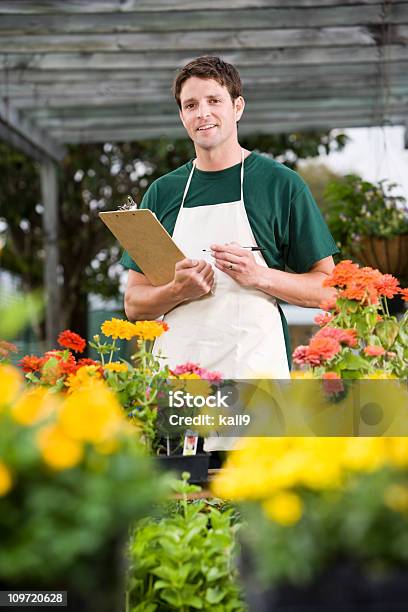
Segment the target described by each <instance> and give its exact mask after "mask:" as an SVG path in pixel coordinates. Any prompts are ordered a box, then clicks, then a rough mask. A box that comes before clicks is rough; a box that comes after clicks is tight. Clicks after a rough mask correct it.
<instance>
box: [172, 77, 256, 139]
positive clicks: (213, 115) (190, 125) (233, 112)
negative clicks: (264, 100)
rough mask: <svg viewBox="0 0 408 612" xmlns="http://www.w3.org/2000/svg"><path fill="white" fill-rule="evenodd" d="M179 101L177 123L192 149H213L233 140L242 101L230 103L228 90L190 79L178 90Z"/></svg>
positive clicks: (196, 78)
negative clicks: (179, 107) (183, 131)
mask: <svg viewBox="0 0 408 612" xmlns="http://www.w3.org/2000/svg"><path fill="white" fill-rule="evenodd" d="M180 102H181V110H180V118H181V121H182V123H183V125H184V127H185V128H186V130H187V132H188V135H189V136H190V138H191V140H192V141H193V142H194V144H195V145H196V146H198V147H201V148H202V149H207V150H210V149H216V148H217V147H219V146H220V145H222V144H224V143H225V142H228V141H233V140H234V139H236V138H237V125H236V124H237V121H238V120H239V119H240V118H241V115H242V112H243V110H244V100H243V98H242V97H239V98H237V99H236V100H234V101H232V100H231V96H230V94H229V92H228V89H227V88H226V87H223V86H222V85H220V84H219V83H217V81H214V80H213V79H200V78H198V77H190V78H189V79H187V81H185V83H184V85H183V87H182V89H181V94H180Z"/></svg>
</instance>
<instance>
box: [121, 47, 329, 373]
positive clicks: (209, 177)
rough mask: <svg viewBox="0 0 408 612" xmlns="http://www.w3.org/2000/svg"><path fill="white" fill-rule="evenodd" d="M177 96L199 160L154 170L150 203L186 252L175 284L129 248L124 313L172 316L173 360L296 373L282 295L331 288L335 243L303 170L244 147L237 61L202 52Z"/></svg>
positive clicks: (163, 341)
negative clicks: (163, 281) (153, 273)
mask: <svg viewBox="0 0 408 612" xmlns="http://www.w3.org/2000/svg"><path fill="white" fill-rule="evenodd" d="M174 95H175V98H176V101H177V104H178V106H179V112H180V119H181V121H182V123H183V125H184V127H185V129H186V131H187V133H188V135H189V137H190V138H191V140H192V141H193V143H194V147H195V152H196V158H195V160H194V161H190V162H188V163H187V164H185V165H183V166H181V167H180V168H178V169H177V170H175V171H173V172H170V173H169V174H167V175H165V176H163V177H161V178H160V179H158V180H156V181H155V182H154V183H153V184H152V185H151V186H150V187H149V189H148V191H147V193H146V194H145V197H144V198H143V202H142V204H141V207H142V208H149V209H151V210H152V211H153V212H154V213H155V214H156V215H157V218H158V219H159V221H160V222H161V223H162V224H163V226H164V227H165V228H166V229H167V231H168V232H169V234H171V235H172V236H173V239H174V241H175V242H176V244H177V245H178V246H179V248H180V249H181V250H182V251H183V252H184V253H185V255H186V259H184V260H183V261H180V262H179V263H178V264H177V265H176V268H175V273H174V279H173V280H172V281H171V282H170V283H168V284H167V285H163V286H160V287H154V286H152V285H151V284H150V283H149V281H148V280H147V279H146V277H145V276H144V275H143V274H142V273H141V270H140V269H139V268H138V267H137V266H136V264H135V263H134V262H133V261H132V260H131V259H130V257H129V256H128V254H127V253H125V254H124V255H123V257H122V264H123V265H124V266H125V267H127V268H129V278H128V284H127V288H126V293H125V310H126V314H127V316H128V318H129V319H131V320H136V319H154V318H158V317H160V316H162V315H165V320H166V321H167V322H168V324H169V326H170V331H169V332H168V333H167V334H164V335H163V336H161V337H160V338H159V339H158V341H157V342H156V345H155V351H158V350H160V351H161V353H162V354H163V355H165V356H166V357H167V358H168V363H169V365H170V367H175V366H176V365H178V364H182V363H185V362H187V361H194V362H198V363H199V364H200V365H201V366H202V367H205V368H208V369H212V370H219V371H220V372H221V374H222V375H223V376H224V377H225V378H235V379H238V378H287V377H289V364H288V355H289V352H287V351H288V349H287V348H286V347H287V346H288V343H287V341H286V346H285V337H286V339H287V326H286V321H285V319H284V317H283V314H282V312H281V311H280V310H279V306H278V305H277V302H276V298H280V299H283V300H285V301H287V302H289V303H292V304H297V305H299V306H308V307H316V306H318V305H319V304H320V303H321V302H322V301H323V300H324V299H327V298H328V297H330V296H331V294H332V290H331V289H327V288H323V286H322V282H323V280H324V278H325V277H326V275H328V274H330V272H331V271H332V269H333V266H334V264H333V258H332V255H333V254H334V253H336V252H337V249H336V246H335V244H334V241H333V239H332V237H331V235H330V233H329V231H328V229H327V226H326V224H325V222H324V221H323V218H322V216H321V214H320V212H319V209H318V207H317V205H316V203H315V201H314V199H313V197H312V195H311V193H310V191H309V189H308V188H307V186H306V185H305V183H304V182H303V180H302V179H301V178H300V177H299V176H298V175H297V174H296V173H295V172H293V171H292V170H290V169H288V168H287V167H286V166H284V165H282V164H279V163H278V162H276V161H274V160H272V159H270V158H267V157H265V156H262V155H259V154H257V153H254V152H252V153H251V152H250V151H247V150H245V149H242V148H241V146H240V144H239V142H238V134H237V124H238V122H239V120H240V119H241V117H242V114H243V111H244V106H245V102H244V99H243V97H242V85H241V80H240V77H239V74H238V72H237V70H236V69H235V68H234V67H233V66H232V65H230V64H227V63H226V62H224V61H222V60H221V59H219V58H217V57H209V56H206V57H200V58H198V59H195V60H193V61H192V62H190V63H189V64H187V65H186V66H185V67H184V68H182V69H181V71H180V72H179V74H178V75H177V77H176V79H175V82H174ZM243 247H245V248H243ZM251 248H252V249H253V248H255V249H257V250H251ZM285 267H287V268H289V269H290V270H292V271H291V272H287V271H285Z"/></svg>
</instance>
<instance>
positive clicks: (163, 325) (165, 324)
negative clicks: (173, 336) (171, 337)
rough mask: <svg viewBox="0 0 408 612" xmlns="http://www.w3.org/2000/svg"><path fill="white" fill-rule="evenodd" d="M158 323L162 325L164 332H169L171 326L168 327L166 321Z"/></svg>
mask: <svg viewBox="0 0 408 612" xmlns="http://www.w3.org/2000/svg"><path fill="white" fill-rule="evenodd" d="M157 323H160V324H161V326H162V327H163V329H164V331H165V332H166V331H169V329H170V328H169V326H168V325H167V323H166V322H165V321H157Z"/></svg>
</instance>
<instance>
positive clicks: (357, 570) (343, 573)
mask: <svg viewBox="0 0 408 612" xmlns="http://www.w3.org/2000/svg"><path fill="white" fill-rule="evenodd" d="M244 566H245V564H244ZM243 574H244V575H243V582H244V585H245V591H246V597H247V601H248V605H249V610H250V611H251V612H252V611H254V612H328V611H330V612H403V611H406V610H407V609H408V567H407V568H406V569H404V570H403V569H398V570H397V569H395V570H390V571H389V572H388V573H381V574H379V573H376V574H373V573H370V574H369V573H367V572H365V571H363V569H362V567H361V566H360V565H359V564H357V563H355V562H352V561H349V562H341V563H337V564H335V565H333V566H331V567H329V568H328V569H327V570H325V571H324V572H323V573H322V574H321V575H320V576H319V577H317V578H316V579H314V580H313V581H312V582H311V583H309V584H308V585H306V586H293V585H285V586H274V587H270V588H262V587H260V585H259V584H257V581H256V579H255V580H254V579H253V577H251V578H249V576H246V575H245V567H244V572H243Z"/></svg>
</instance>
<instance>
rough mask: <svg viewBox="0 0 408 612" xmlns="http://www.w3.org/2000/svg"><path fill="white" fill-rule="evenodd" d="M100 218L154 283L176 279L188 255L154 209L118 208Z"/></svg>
mask: <svg viewBox="0 0 408 612" xmlns="http://www.w3.org/2000/svg"><path fill="white" fill-rule="evenodd" d="M99 217H100V218H101V219H102V221H103V222H104V223H105V225H106V226H107V227H108V228H109V229H110V231H111V232H112V234H113V235H114V236H115V238H116V239H117V240H118V241H119V242H120V244H121V245H122V247H123V248H124V249H125V250H126V251H127V252H128V253H129V255H130V256H131V258H132V259H133V260H134V261H135V262H136V263H137V265H138V266H139V268H140V269H141V270H142V272H143V274H144V275H145V276H146V277H147V278H148V280H149V281H150V282H151V283H152V285H154V286H156V287H157V286H159V285H165V284H166V283H169V282H170V281H172V280H173V278H174V267H175V265H176V263H177V262H178V261H181V260H182V259H184V258H185V255H184V253H182V251H180V249H179V248H178V246H177V245H176V243H175V242H174V241H173V239H172V238H171V236H170V234H169V233H168V232H167V231H166V230H165V229H164V227H163V226H162V224H161V223H160V222H159V221H158V220H157V219H156V217H155V215H154V214H153V213H152V211H151V210H148V209H147V208H143V209H141V210H114V211H111V212H100V213H99Z"/></svg>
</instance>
